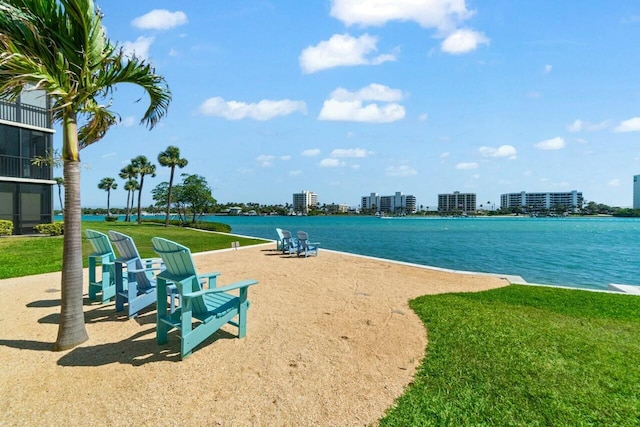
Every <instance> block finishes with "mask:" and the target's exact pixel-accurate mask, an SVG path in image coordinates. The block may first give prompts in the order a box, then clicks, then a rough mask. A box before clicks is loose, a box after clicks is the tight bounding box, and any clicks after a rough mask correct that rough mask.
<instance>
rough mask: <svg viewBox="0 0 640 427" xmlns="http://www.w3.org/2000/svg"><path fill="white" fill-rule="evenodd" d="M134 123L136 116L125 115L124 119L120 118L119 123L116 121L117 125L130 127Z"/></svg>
mask: <svg viewBox="0 0 640 427" xmlns="http://www.w3.org/2000/svg"><path fill="white" fill-rule="evenodd" d="M135 124H136V118H135V117H133V116H127V117H125V118H124V119H122V121H121V122H120V123H118V126H124V127H126V128H128V127H131V126H133V125H135Z"/></svg>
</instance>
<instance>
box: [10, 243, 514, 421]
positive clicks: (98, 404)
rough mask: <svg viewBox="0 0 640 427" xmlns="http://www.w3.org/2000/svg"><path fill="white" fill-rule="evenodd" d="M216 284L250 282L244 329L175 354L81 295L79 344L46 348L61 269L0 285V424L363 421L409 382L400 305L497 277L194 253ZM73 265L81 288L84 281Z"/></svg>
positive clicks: (415, 327)
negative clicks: (82, 335)
mask: <svg viewBox="0 0 640 427" xmlns="http://www.w3.org/2000/svg"><path fill="white" fill-rule="evenodd" d="M194 259H195V262H196V265H197V268H198V270H199V272H201V273H205V272H210V271H219V272H221V273H222V275H221V276H220V277H219V278H218V286H223V285H225V284H230V283H233V282H235V281H238V280H242V279H249V278H251V279H256V280H258V281H259V284H258V285H255V286H252V287H251V288H250V289H249V300H250V302H251V306H250V308H249V312H248V321H247V336H246V337H245V338H243V339H237V338H236V333H237V330H236V328H234V327H231V326H229V325H227V326H225V327H224V328H223V329H222V330H221V331H219V332H218V333H216V334H215V335H214V336H213V337H212V338H210V339H208V340H207V341H206V342H205V343H204V344H203V345H202V346H200V347H198V348H196V350H195V351H194V352H193V354H192V355H191V356H189V357H188V358H186V359H185V360H183V361H180V356H179V346H180V344H179V337H178V335H177V334H176V332H175V331H173V332H171V333H170V334H169V342H168V343H167V344H165V345H162V346H159V345H158V344H156V341H155V338H156V336H155V321H156V312H155V310H153V309H150V310H147V311H144V312H143V313H142V314H140V315H139V316H138V317H137V318H135V319H127V318H126V316H125V314H124V312H123V313H116V312H115V305H114V303H108V304H104V305H101V304H99V303H97V302H90V301H89V300H88V299H85V322H86V325H87V330H88V333H89V340H88V341H87V342H85V343H83V344H81V345H80V346H78V347H76V348H75V349H72V350H68V351H64V352H53V351H51V348H52V345H53V342H54V341H55V338H56V334H57V328H58V326H57V318H58V313H59V310H60V308H59V304H60V273H48V274H42V275H37V276H28V277H21V278H14V279H6V280H1V281H0V330H1V331H2V332H1V335H0V344H2V345H0V360H2V361H3V365H4V366H3V369H2V370H0V384H2V387H1V389H0V399H1V400H2V402H3V408H2V411H0V424H1V425H61V424H63V425H124V424H127V425H135V424H139V425H151V424H154V425H157V424H161V425H181V424H186V423H198V424H200V425H221V426H232V425H233V426H235V425H258V426H260V425H264V426H278V425H370V424H376V422H377V420H378V419H379V418H380V417H382V416H383V415H384V413H385V411H386V410H387V409H388V408H389V407H391V406H392V405H393V403H394V401H395V399H396V398H397V397H399V396H400V395H401V394H402V393H403V391H404V390H405V388H406V387H407V385H409V384H410V382H411V381H412V379H413V376H414V374H415V370H416V368H417V366H418V365H419V363H420V361H421V360H422V359H423V357H424V356H425V349H426V348H427V342H428V331H427V330H425V327H424V325H423V323H422V322H421V321H420V319H419V318H418V317H417V316H416V315H415V313H414V312H413V311H412V310H411V309H410V308H409V306H408V301H409V300H410V299H412V298H415V297H418V296H420V295H426V294H438V293H446V292H476V291H482V290H488V289H493V288H497V287H501V286H506V285H508V284H509V281H508V280H507V279H506V278H501V277H498V276H492V275H482V274H462V273H456V272H451V271H444V270H438V269H429V268H424V267H421V266H412V265H408V264H403V263H397V262H391V261H385V260H380V259H373V258H366V257H360V256H355V255H350V254H345V253H340V252H333V251H327V250H322V249H321V250H320V253H319V256H317V257H309V258H304V257H300V258H298V257H296V256H292V257H290V256H288V255H282V254H281V253H280V252H278V251H276V250H275V243H270V244H268V245H258V246H253V247H246V248H241V249H239V250H224V251H215V252H208V253H202V254H194ZM86 276H87V270H86V269H85V297H86V278H87V277H86Z"/></svg>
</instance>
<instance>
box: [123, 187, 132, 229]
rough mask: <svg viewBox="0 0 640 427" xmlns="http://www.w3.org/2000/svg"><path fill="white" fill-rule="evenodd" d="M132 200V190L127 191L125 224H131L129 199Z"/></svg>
mask: <svg viewBox="0 0 640 427" xmlns="http://www.w3.org/2000/svg"><path fill="white" fill-rule="evenodd" d="M130 198H131V190H127V204H126V206H125V208H126V209H125V212H126V215H125V216H124V222H129V199H130Z"/></svg>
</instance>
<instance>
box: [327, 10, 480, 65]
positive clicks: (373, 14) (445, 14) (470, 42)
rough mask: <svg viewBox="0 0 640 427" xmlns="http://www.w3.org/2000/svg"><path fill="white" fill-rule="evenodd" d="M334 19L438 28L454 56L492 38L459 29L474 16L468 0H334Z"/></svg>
mask: <svg viewBox="0 0 640 427" xmlns="http://www.w3.org/2000/svg"><path fill="white" fill-rule="evenodd" d="M330 13H331V16H333V17H334V18H336V19H339V20H340V21H342V22H343V23H344V24H345V25H347V26H351V25H358V26H361V27H367V26H377V27H381V26H383V25H385V24H386V23H388V22H391V21H400V22H416V23H417V24H418V25H420V26H421V27H422V28H425V29H435V30H436V37H438V38H444V41H443V42H442V45H441V49H442V51H443V52H446V53H451V54H462V53H467V52H470V51H472V50H475V49H477V48H478V46H479V45H481V44H489V38H488V37H487V36H485V35H484V34H483V33H481V32H477V31H474V30H470V29H461V28H459V26H460V24H462V23H463V22H464V21H466V20H467V19H469V18H470V17H471V16H473V14H474V12H473V11H471V10H469V9H468V8H467V4H466V1H465V0H333V1H332V6H331V12H330Z"/></svg>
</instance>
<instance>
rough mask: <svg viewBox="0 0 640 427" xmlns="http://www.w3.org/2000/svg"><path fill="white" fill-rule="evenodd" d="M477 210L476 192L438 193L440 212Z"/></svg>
mask: <svg viewBox="0 0 640 427" xmlns="http://www.w3.org/2000/svg"><path fill="white" fill-rule="evenodd" d="M460 211H462V212H464V213H469V212H475V211H476V193H461V192H459V191H454V192H453V193H443V194H438V212H440V213H450V212H460Z"/></svg>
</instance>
